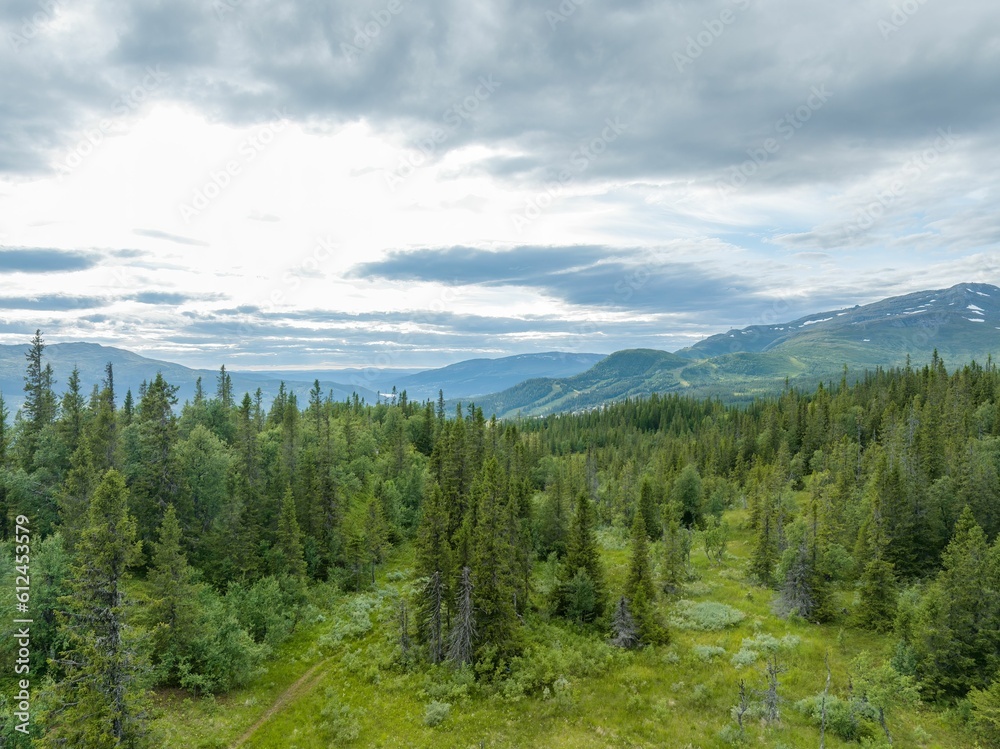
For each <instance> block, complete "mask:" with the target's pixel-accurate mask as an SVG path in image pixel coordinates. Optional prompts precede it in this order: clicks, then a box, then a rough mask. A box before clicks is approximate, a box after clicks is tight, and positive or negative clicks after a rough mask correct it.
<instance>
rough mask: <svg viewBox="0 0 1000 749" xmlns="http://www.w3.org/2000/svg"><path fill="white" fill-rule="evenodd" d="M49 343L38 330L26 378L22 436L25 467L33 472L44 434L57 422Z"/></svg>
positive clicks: (29, 356)
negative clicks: (47, 354)
mask: <svg viewBox="0 0 1000 749" xmlns="http://www.w3.org/2000/svg"><path fill="white" fill-rule="evenodd" d="M44 351H45V342H44V341H43V340H42V331H41V330H36V331H35V335H34V337H33V338H32V339H31V346H30V347H29V349H28V351H27V353H25V355H24V356H25V358H26V359H27V360H28V367H27V371H26V372H25V375H24V405H23V406H22V407H21V414H22V417H23V421H22V423H23V425H24V432H23V434H22V438H21V440H20V441H21V443H22V466H23V467H24V469H25V470H26V471H29V472H30V471H33V470H34V469H35V468H36V466H35V453H36V452H37V451H38V447H39V440H40V438H41V435H42V430H43V429H44V428H45V427H46V426H48V425H49V424H51V423H52V422H53V421H54V420H55V418H56V396H55V394H54V393H53V392H52V386H53V384H54V381H53V378H52V365H51V364H46V363H45V361H44Z"/></svg>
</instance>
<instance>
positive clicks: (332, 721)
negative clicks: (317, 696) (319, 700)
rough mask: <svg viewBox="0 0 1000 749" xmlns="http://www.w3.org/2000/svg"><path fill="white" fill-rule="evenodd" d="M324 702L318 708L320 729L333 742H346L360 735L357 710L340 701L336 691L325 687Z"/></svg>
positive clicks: (335, 743) (337, 743)
mask: <svg viewBox="0 0 1000 749" xmlns="http://www.w3.org/2000/svg"><path fill="white" fill-rule="evenodd" d="M325 696H326V704H325V705H324V706H323V709H322V710H320V713H319V715H320V718H321V720H320V723H319V728H320V730H321V731H322V732H323V733H324V734H325V735H326V736H327V738H329V739H331V740H332V741H333V744H334V745H335V746H336V745H339V744H346V743H349V742H351V741H354V740H355V739H357V738H358V736H360V735H361V723H360V722H359V721H358V711H356V710H351V708H350V707H348V706H347V705H344V704H342V703H341V702H340V699H339V698H338V697H337V693H336V692H335V691H334V690H333V689H330V688H327V690H326V693H325Z"/></svg>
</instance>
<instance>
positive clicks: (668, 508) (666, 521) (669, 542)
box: [661, 502, 691, 595]
mask: <svg viewBox="0 0 1000 749" xmlns="http://www.w3.org/2000/svg"><path fill="white" fill-rule="evenodd" d="M663 527H664V531H663V564H662V565H661V587H662V588H663V591H664V592H665V593H667V594H669V595H673V594H674V593H677V592H678V591H680V589H681V587H682V586H683V585H684V583H685V581H686V580H687V579H688V564H689V562H690V559H691V531H690V529H688V528H685V527H684V526H683V525H681V508H680V505H679V504H677V503H676V502H668V503H667V504H666V505H665V506H664V507H663Z"/></svg>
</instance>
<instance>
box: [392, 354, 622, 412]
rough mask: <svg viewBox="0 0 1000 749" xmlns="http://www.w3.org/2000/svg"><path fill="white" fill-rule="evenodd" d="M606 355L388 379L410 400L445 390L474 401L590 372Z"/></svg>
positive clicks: (464, 366) (510, 361)
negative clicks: (529, 384) (536, 380)
mask: <svg viewBox="0 0 1000 749" xmlns="http://www.w3.org/2000/svg"><path fill="white" fill-rule="evenodd" d="M605 356H606V355H605V354H571V353H566V352H559V351H552V352H548V353H544V354H520V355H518V356H505V357H503V358H500V359H469V360H467V361H462V362H458V363H457V364H450V365H448V366H447V367H441V368H440V369H428V370H426V371H424V372H418V373H416V374H411V375H407V376H401V377H395V378H391V379H390V378H387V379H386V384H388V385H389V387H388V388H386V387H384V386H383V388H382V390H383V392H384V391H385V390H388V389H391V388H392V386H395V387H396V389H397V390H400V391H402V390H406V394H407V396H408V397H409V398H411V399H416V400H426V399H427V398H436V397H437V395H438V390H443V391H444V394H445V396H447V397H448V398H471V397H475V396H479V395H484V394H486V393H495V392H498V391H500V390H505V389H506V388H509V387H513V386H514V385H517V384H518V383H521V382H524V381H525V380H530V379H533V378H536V377H571V376H573V375H576V374H579V373H580V372H584V371H586V370H588V369H589V368H590V367H592V366H594V365H595V364H597V362H599V361H601V360H602V359H604V358H605Z"/></svg>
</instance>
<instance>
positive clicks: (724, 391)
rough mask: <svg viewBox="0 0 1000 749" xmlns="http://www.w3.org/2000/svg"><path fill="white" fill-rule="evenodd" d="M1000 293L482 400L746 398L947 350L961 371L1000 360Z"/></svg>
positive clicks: (550, 406)
mask: <svg viewBox="0 0 1000 749" xmlns="http://www.w3.org/2000/svg"><path fill="white" fill-rule="evenodd" d="M998 331H1000V288H998V287H996V286H992V285H989V284H958V285H957V286H953V287H951V288H950V289H939V290H936V291H922V292H917V293H914V294H907V295H905V296H899V297H892V298H889V299H884V300H882V301H879V302H875V303H873V304H867V305H864V306H860V305H859V306H855V307H852V308H849V309H848V308H844V309H840V310H835V311H832V312H822V313H818V314H814V315H808V316H806V317H802V318H799V319H798V320H794V321H792V322H789V323H780V324H775V325H754V326H750V327H747V328H742V329H734V330H730V331H728V332H726V333H721V334H719V335H714V336H711V337H709V338H706V339H705V340H703V341H701V342H699V343H696V344H695V345H693V346H691V347H689V348H685V349H682V350H680V351H677V352H676V353H674V354H667V353H666V352H662V351H651V350H648V349H644V350H632V351H620V352H618V353H615V354H612V355H611V356H609V357H607V358H606V359H604V360H603V361H601V362H600V363H599V364H598V365H597V366H595V367H593V368H592V369H590V370H588V371H586V372H583V373H581V374H579V375H576V376H573V377H568V378H556V379H539V380H531V381H529V382H524V383H521V384H519V385H517V386H515V387H512V388H508V389H507V390H504V391H502V392H499V393H494V394H492V395H490V396H487V397H486V398H481V399H477V402H478V403H479V405H481V406H482V407H483V411H484V412H485V413H488V414H489V413H494V412H495V413H496V414H497V415H498V416H512V415H516V414H518V413H520V414H522V415H524V416H532V415H542V414H547V413H553V412H557V411H567V410H580V409H585V408H592V407H595V406H599V405H600V404H602V403H607V402H609V401H613V400H617V399H620V398H622V397H626V396H639V395H649V394H651V393H654V392H656V393H667V392H684V393H688V394H691V395H696V396H700V397H718V398H723V399H725V400H727V401H733V402H745V401H748V400H751V399H752V398H754V397H756V396H759V395H766V394H769V393H774V392H776V391H780V389H781V388H782V387H784V385H785V382H786V381H788V382H790V383H791V384H793V385H795V386H801V387H805V388H812V387H815V385H816V383H818V382H820V381H824V380H830V379H838V380H839V379H840V376H841V373H842V372H843V368H844V366H845V365H846V366H847V367H848V368H849V369H850V370H851V371H852V372H853V373H854V374H857V375H860V374H861V373H862V372H863V371H864V370H866V369H874V368H876V367H891V366H901V365H904V364H905V363H906V360H907V357H908V356H909V357H910V359H911V360H912V362H913V364H914V365H920V364H923V363H926V362H927V361H929V360H930V359H931V356H932V355H933V352H934V351H935V350H937V351H938V353H939V355H940V356H941V357H942V358H943V359H944V361H945V363H946V364H947V365H948V366H950V367H954V366H957V365H960V364H964V363H967V362H969V361H972V360H977V361H980V362H983V363H985V362H986V360H987V358H988V357H990V356H997V355H1000V332H998Z"/></svg>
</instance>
